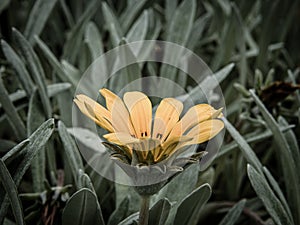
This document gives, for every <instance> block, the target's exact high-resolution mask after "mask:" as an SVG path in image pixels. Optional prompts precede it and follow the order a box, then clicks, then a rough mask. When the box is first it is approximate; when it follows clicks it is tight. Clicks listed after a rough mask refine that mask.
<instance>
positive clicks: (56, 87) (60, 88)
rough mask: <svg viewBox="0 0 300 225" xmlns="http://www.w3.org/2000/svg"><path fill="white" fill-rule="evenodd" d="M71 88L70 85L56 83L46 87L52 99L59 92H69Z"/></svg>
mask: <svg viewBox="0 0 300 225" xmlns="http://www.w3.org/2000/svg"><path fill="white" fill-rule="evenodd" d="M70 88H71V84H70V83H56V84H50V85H48V86H47V92H48V96H49V97H53V96H55V95H57V94H59V93H61V92H64V91H66V90H69V89H70Z"/></svg>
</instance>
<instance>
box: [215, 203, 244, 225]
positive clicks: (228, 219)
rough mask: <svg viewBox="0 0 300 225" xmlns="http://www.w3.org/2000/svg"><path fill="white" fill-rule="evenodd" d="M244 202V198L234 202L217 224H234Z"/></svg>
mask: <svg viewBox="0 0 300 225" xmlns="http://www.w3.org/2000/svg"><path fill="white" fill-rule="evenodd" d="M245 204H246V199H242V200H241V201H239V202H238V203H236V204H235V205H234V206H233V207H232V208H231V209H230V210H229V211H228V213H227V214H226V215H225V216H224V218H223V219H222V221H221V222H220V223H219V225H234V224H236V222H237V220H238V219H239V217H240V215H241V213H242V211H243V209H244V207H245Z"/></svg>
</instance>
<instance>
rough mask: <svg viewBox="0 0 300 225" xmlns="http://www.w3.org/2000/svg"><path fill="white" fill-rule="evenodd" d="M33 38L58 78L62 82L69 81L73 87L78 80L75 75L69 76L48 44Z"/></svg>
mask: <svg viewBox="0 0 300 225" xmlns="http://www.w3.org/2000/svg"><path fill="white" fill-rule="evenodd" d="M35 40H36V43H37V45H38V47H39V48H40V49H41V50H42V52H43V53H44V55H45V57H46V59H47V60H48V62H49V63H50V65H51V66H52V67H53V69H54V71H55V72H56V73H57V75H58V76H59V78H60V79H61V80H62V81H64V82H70V83H71V84H72V85H73V87H76V85H77V83H78V80H77V79H76V78H75V77H72V76H70V75H69V74H68V73H66V72H65V71H64V69H63V67H62V65H61V64H60V62H59V61H58V60H57V59H56V57H55V55H54V54H53V53H52V52H51V51H50V49H49V48H48V46H47V45H46V44H45V43H44V42H43V41H42V40H41V39H40V38H38V37H36V38H35Z"/></svg>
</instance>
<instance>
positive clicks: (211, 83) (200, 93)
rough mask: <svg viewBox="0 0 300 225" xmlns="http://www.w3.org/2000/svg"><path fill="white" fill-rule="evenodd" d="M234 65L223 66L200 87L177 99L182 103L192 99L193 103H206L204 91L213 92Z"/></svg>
mask: <svg viewBox="0 0 300 225" xmlns="http://www.w3.org/2000/svg"><path fill="white" fill-rule="evenodd" d="M234 66H235V64H234V63H230V64H228V65H226V66H224V67H223V68H222V69H220V70H219V71H217V72H215V73H214V74H212V75H211V76H207V77H206V78H205V79H204V80H203V81H202V82H201V83H200V85H198V86H196V87H194V88H193V89H192V90H190V91H189V93H188V94H186V95H181V96H178V97H177V99H179V100H181V101H183V102H184V103H185V101H186V100H188V98H191V99H193V102H194V103H203V102H206V101H207V99H206V97H205V89H206V88H209V90H213V89H215V88H216V87H217V85H219V84H220V83H221V82H222V81H223V80H225V78H226V77H227V76H228V75H229V74H230V72H231V71H232V69H233V68H234Z"/></svg>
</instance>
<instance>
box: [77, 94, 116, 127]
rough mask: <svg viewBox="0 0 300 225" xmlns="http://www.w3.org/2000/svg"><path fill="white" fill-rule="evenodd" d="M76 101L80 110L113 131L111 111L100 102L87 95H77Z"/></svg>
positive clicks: (98, 123)
mask: <svg viewBox="0 0 300 225" xmlns="http://www.w3.org/2000/svg"><path fill="white" fill-rule="evenodd" d="M74 102H75V104H76V105H77V106H78V108H79V109H80V111H81V112H82V113H83V114H85V115H86V116H88V117H89V118H90V119H92V120H93V121H94V122H95V123H96V124H97V125H99V126H101V127H103V128H104V129H106V130H108V131H110V132H112V131H113V127H112V125H111V123H110V121H111V116H110V113H109V112H108V111H107V110H106V109H105V108H104V107H102V106H101V105H100V104H99V103H97V102H96V101H94V100H92V99H91V98H89V97H88V96H85V95H77V96H76V98H75V99H74Z"/></svg>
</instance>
